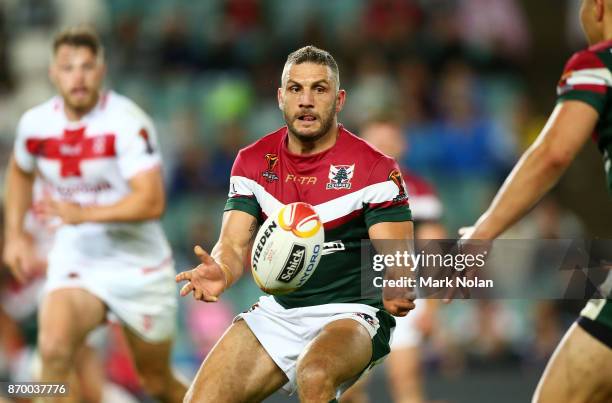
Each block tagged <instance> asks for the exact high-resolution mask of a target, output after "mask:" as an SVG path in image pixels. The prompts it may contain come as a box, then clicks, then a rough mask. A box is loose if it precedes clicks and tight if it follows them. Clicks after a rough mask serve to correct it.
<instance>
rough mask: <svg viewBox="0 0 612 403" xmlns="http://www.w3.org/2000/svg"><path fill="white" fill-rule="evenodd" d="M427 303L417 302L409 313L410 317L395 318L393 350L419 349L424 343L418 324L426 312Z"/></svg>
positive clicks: (423, 301)
mask: <svg viewBox="0 0 612 403" xmlns="http://www.w3.org/2000/svg"><path fill="white" fill-rule="evenodd" d="M426 303H427V301H425V300H420V301H415V307H414V309H413V310H411V311H410V312H408V315H406V316H402V317H399V318H395V331H394V332H393V337H392V338H391V350H397V349H402V348H409V347H418V346H420V345H421V342H422V341H423V334H422V333H421V331H420V330H419V329H418V328H417V326H416V322H417V320H418V318H419V316H421V315H423V314H424V312H425V311H426V309H425V304H426Z"/></svg>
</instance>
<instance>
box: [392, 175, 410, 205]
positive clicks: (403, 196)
mask: <svg viewBox="0 0 612 403" xmlns="http://www.w3.org/2000/svg"><path fill="white" fill-rule="evenodd" d="M389 180H390V181H392V182H393V183H395V186H397V188H398V189H399V193H398V195H397V196H395V197H394V198H393V202H395V203H397V202H400V201H404V200H407V199H408V194H407V193H406V189H405V188H404V180H403V179H402V174H401V172H400V171H399V170H397V169H394V170H393V171H391V172H389Z"/></svg>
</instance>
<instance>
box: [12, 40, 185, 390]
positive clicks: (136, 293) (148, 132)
mask: <svg viewBox="0 0 612 403" xmlns="http://www.w3.org/2000/svg"><path fill="white" fill-rule="evenodd" d="M105 71H106V69H105V65H104V57H103V49H102V47H101V45H100V43H99V40H98V38H97V35H96V34H95V32H93V31H91V30H88V29H86V28H72V29H68V30H65V31H63V32H61V33H59V34H58V35H57V36H56V38H55V41H54V43H53V55H52V61H51V66H50V69H49V75H50V78H51V80H52V81H53V83H54V84H55V86H56V88H57V90H58V92H59V96H56V97H54V98H52V99H50V100H48V101H47V102H44V103H42V104H40V105H38V106H36V107H34V108H32V109H30V110H29V111H27V112H26V113H25V114H24V115H23V116H22V118H21V120H20V122H19V125H18V128H17V138H16V141H15V148H14V153H13V156H12V157H11V160H10V162H9V167H8V176H7V191H6V196H5V208H6V210H5V221H6V230H5V237H6V247H5V250H4V256H3V257H4V262H5V263H6V264H7V265H8V266H9V268H10V269H11V271H12V273H13V275H14V276H15V277H16V278H17V279H18V280H19V281H21V282H25V281H27V280H28V278H29V276H30V273H29V271H28V268H27V266H25V265H24V264H23V263H24V262H25V261H26V259H27V258H28V256H30V255H31V254H32V245H31V244H30V243H29V242H28V241H27V236H26V235H25V233H24V230H23V220H24V217H25V214H26V211H27V209H28V207H29V206H30V205H31V202H32V184H33V181H34V176H35V174H38V175H40V176H41V177H42V178H43V179H44V180H45V181H46V182H47V183H49V184H50V185H51V195H50V197H48V198H47V199H46V200H44V201H43V203H42V206H41V210H42V213H43V214H45V215H48V216H50V217H57V218H58V221H59V222H60V224H61V225H60V226H59V227H58V228H57V231H56V234H55V239H54V243H53V246H52V248H51V250H50V252H49V255H48V268H47V283H46V285H45V296H44V298H43V301H42V304H41V309H40V312H39V318H38V321H39V334H38V347H39V350H40V354H41V357H42V375H41V379H42V381H48V382H60V381H62V382H67V381H68V380H69V377H70V375H71V371H72V370H73V369H74V359H75V354H76V352H77V351H78V349H79V347H80V346H81V345H82V344H83V341H84V340H85V338H86V336H87V334H88V333H89V332H90V331H92V330H93V329H95V328H96V327H97V326H98V325H100V324H101V323H104V322H105V321H106V317H107V315H108V314H109V313H110V312H112V313H113V314H114V315H116V316H117V317H118V318H119V320H120V321H121V323H122V325H123V328H124V331H125V335H126V337H127V340H128V343H129V345H130V348H131V350H132V353H133V357H134V361H135V364H136V368H137V369H138V371H139V374H140V376H141V380H142V383H143V387H144V389H145V390H146V391H147V392H148V393H149V394H151V395H152V396H153V397H155V398H158V399H159V400H161V401H166V402H179V401H182V398H183V395H184V393H185V387H184V385H183V384H182V383H181V382H179V381H178V380H177V378H176V377H175V376H174V375H173V373H172V371H171V369H170V350H171V344H172V343H171V341H172V337H173V335H174V331H175V317H176V309H177V300H176V292H175V291H176V290H175V286H174V284H173V281H172V279H173V277H174V268H173V261H172V254H171V250H170V247H169V245H168V242H167V240H166V238H165V235H164V233H163V231H162V228H161V225H160V223H159V221H158V220H159V217H160V216H161V215H162V213H163V211H164V207H165V195H164V188H163V183H162V173H161V159H160V154H159V152H158V150H157V145H156V134H155V129H154V127H153V124H152V123H151V120H150V119H149V117H148V116H147V115H146V114H145V113H144V112H143V111H142V110H140V109H139V108H138V107H137V106H136V105H135V104H134V103H133V102H132V101H130V100H129V99H127V98H125V97H123V96H120V95H118V94H116V93H114V92H110V91H109V92H106V91H102V90H101V86H102V81H103V78H104V75H105ZM74 398H75V397H74V396H69V397H68V398H67V399H66V400H65V401H71V400H74Z"/></svg>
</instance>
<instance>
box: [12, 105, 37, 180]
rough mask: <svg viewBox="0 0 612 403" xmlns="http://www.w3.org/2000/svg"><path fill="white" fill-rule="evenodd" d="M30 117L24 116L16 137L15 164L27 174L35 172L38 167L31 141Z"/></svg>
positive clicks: (18, 125) (20, 121)
mask: <svg viewBox="0 0 612 403" xmlns="http://www.w3.org/2000/svg"><path fill="white" fill-rule="evenodd" d="M27 122H28V116H27V114H24V115H23V116H22V117H21V119H20V120H19V123H18V124H17V133H16V137H15V144H14V149H13V150H14V152H13V155H14V156H15V162H16V163H17V165H18V166H19V168H21V169H22V170H23V171H25V172H29V173H32V172H34V169H35V166H36V157H35V156H34V153H33V152H32V150H31V148H32V141H33V140H30V141H29V142H28V140H29V137H28V135H29V133H28V131H29V129H28V123H27Z"/></svg>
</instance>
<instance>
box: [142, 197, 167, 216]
mask: <svg viewBox="0 0 612 403" xmlns="http://www.w3.org/2000/svg"><path fill="white" fill-rule="evenodd" d="M144 205H145V206H146V208H145V209H143V213H144V215H145V217H143V218H144V219H147V220H157V219H159V218H161V217H162V215H164V211H165V210H166V202H165V200H164V198H163V197H151V198H149V199H148V200H147V201H146V202H145V203H144Z"/></svg>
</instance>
